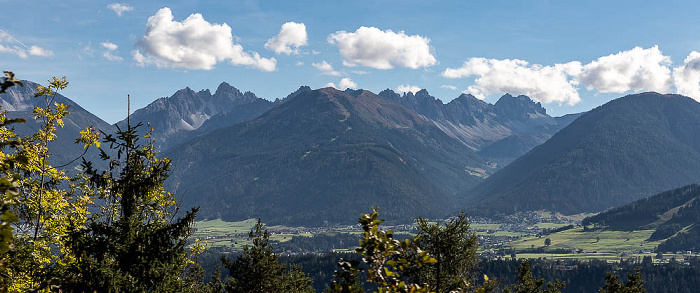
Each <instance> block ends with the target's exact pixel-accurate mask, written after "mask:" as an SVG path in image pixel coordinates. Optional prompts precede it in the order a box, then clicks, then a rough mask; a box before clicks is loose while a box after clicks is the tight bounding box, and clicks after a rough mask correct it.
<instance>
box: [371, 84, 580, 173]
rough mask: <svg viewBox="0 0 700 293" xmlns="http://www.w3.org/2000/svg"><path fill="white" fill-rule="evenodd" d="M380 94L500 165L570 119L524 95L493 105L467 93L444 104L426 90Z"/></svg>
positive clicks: (505, 99)
mask: <svg viewBox="0 0 700 293" xmlns="http://www.w3.org/2000/svg"><path fill="white" fill-rule="evenodd" d="M379 95H380V96H382V97H385V98H387V99H390V100H392V101H394V102H397V103H399V104H401V105H403V106H405V107H406V108H408V109H410V110H412V111H414V112H416V113H418V114H421V115H423V116H425V117H426V118H428V119H430V120H432V121H433V123H434V124H435V125H436V126H437V127H438V128H440V129H441V130H442V131H444V132H445V133H447V134H448V135H450V136H452V137H454V138H455V139H457V140H459V141H460V142H462V143H463V144H464V145H466V146H468V147H470V148H471V149H473V150H477V151H480V154H481V155H482V156H484V157H485V158H487V159H488V160H490V161H493V162H496V163H498V164H501V165H507V164H508V163H510V162H511V161H513V160H515V159H516V158H518V157H519V156H521V155H523V154H525V153H526V152H528V151H529V150H531V149H532V148H533V147H535V146H537V145H539V144H541V143H543V142H544V141H546V140H547V139H549V138H550V137H551V136H552V135H553V134H554V133H556V132H557V131H559V130H560V129H562V128H564V127H565V126H566V125H568V124H569V123H570V122H571V121H573V119H568V118H554V117H551V116H549V115H548V114H547V111H546V110H545V109H544V108H543V107H542V105H541V104H540V103H535V102H533V101H532V100H531V99H530V98H529V97H527V96H517V97H513V96H511V95H509V94H506V95H504V96H502V97H501V98H500V99H499V100H498V101H497V102H496V104H493V105H492V104H488V103H486V102H484V101H482V100H479V99H477V98H475V97H474V96H472V95H467V94H462V95H460V96H459V97H458V98H456V99H454V100H452V101H450V102H449V103H447V104H443V102H442V101H441V100H439V99H436V98H435V97H433V96H431V95H430V94H429V93H428V92H427V91H426V90H420V91H418V92H416V93H415V94H413V93H411V92H408V93H404V94H403V95H399V94H397V93H395V92H394V91H392V90H389V89H387V90H384V91H382V92H381V93H379ZM569 118H572V117H569ZM492 145H494V146H493V147H491V146H492Z"/></svg>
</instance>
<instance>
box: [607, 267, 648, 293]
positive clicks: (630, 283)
mask: <svg viewBox="0 0 700 293" xmlns="http://www.w3.org/2000/svg"><path fill="white" fill-rule="evenodd" d="M598 292H600V293H644V292H646V289H644V280H642V273H641V272H640V271H639V268H636V269H635V270H634V274H629V273H628V274H627V282H626V283H625V284H622V283H620V277H619V276H618V275H616V274H613V273H607V274H606V275H605V284H604V285H603V288H600V290H599V291H598Z"/></svg>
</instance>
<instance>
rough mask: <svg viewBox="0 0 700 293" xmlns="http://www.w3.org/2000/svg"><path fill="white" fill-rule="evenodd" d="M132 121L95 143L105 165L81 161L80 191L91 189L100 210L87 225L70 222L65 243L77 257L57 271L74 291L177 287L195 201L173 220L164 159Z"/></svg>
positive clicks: (174, 289) (63, 286) (173, 205)
mask: <svg viewBox="0 0 700 293" xmlns="http://www.w3.org/2000/svg"><path fill="white" fill-rule="evenodd" d="M138 127H140V124H138V125H136V126H131V125H130V124H128V123H127V129H125V130H122V129H119V128H117V132H116V137H115V136H113V135H111V134H110V135H107V134H105V138H104V139H103V142H104V143H105V144H107V145H109V149H110V153H114V154H115V155H114V157H113V156H110V155H108V153H107V152H106V151H105V150H103V149H102V148H100V152H101V157H102V159H103V160H106V161H108V162H109V169H108V170H106V171H98V170H96V169H94V168H93V166H92V163H91V162H86V161H85V160H83V164H82V167H83V169H84V176H83V179H84V181H83V182H82V183H83V184H82V185H81V186H80V188H79V189H80V191H81V192H82V194H84V195H85V196H88V197H89V196H93V195H94V196H96V198H97V199H98V200H99V201H100V202H101V203H102V204H101V205H100V208H101V211H100V212H98V213H96V214H94V215H93V216H91V217H90V218H89V219H88V221H87V223H86V224H85V225H82V224H81V223H80V222H72V223H71V226H70V227H69V233H68V236H67V244H68V245H67V248H68V250H70V251H71V252H72V254H73V255H74V257H75V262H72V263H71V264H70V265H68V266H67V267H66V268H65V269H64V270H62V272H61V275H62V279H61V289H62V290H65V291H80V292H145V291H159V292H178V291H181V288H180V287H181V286H182V282H181V275H182V273H183V270H184V267H185V265H186V263H187V258H186V251H185V245H186V243H187V237H188V236H189V235H190V234H191V229H190V227H191V225H192V223H193V221H194V218H195V213H196V212H197V208H193V209H191V210H190V211H188V212H187V213H186V214H185V215H184V217H182V218H178V219H174V217H175V213H176V211H177V208H178V207H177V206H176V203H175V200H174V198H173V195H172V194H171V193H169V192H166V191H165V190H164V188H163V182H164V181H165V179H166V178H167V177H168V174H169V169H170V161H169V160H168V159H167V158H166V159H159V158H157V157H156V153H155V149H154V147H153V145H152V144H140V143H139V139H140V136H139V135H138V131H137V129H138Z"/></svg>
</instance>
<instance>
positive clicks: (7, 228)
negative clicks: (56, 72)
mask: <svg viewBox="0 0 700 293" xmlns="http://www.w3.org/2000/svg"><path fill="white" fill-rule="evenodd" d="M5 75H6V76H7V77H6V78H4V79H3V80H2V82H0V93H4V92H5V90H7V89H8V88H9V87H12V86H14V85H20V86H24V85H23V84H22V82H20V81H19V80H17V79H16V78H15V77H14V74H13V73H12V72H9V71H5ZM5 114H6V111H3V112H0V131H1V132H3V134H2V137H3V138H5V139H3V140H2V141H0V149H1V150H2V156H1V157H0V176H2V177H0V292H5V291H6V290H7V289H8V286H9V280H8V278H7V272H6V271H5V269H6V263H7V261H8V255H7V254H8V253H9V252H10V249H11V248H12V240H13V235H12V232H13V229H12V224H13V223H15V222H17V221H19V218H18V217H17V215H16V214H15V213H14V212H13V211H12V205H13V204H14V199H15V197H17V196H18V195H19V181H20V176H19V174H16V173H13V172H11V171H10V170H12V169H14V168H15V167H14V165H15V164H17V163H19V162H21V161H20V160H21V158H14V157H8V156H6V155H5V153H6V151H8V150H7V149H8V148H10V149H14V148H15V147H16V146H17V145H18V144H19V142H18V141H17V140H16V139H15V138H13V137H11V136H10V135H8V134H9V133H7V132H8V131H10V130H8V127H10V125H11V124H13V123H17V122H24V121H23V119H18V120H12V119H7V117H6V116H5Z"/></svg>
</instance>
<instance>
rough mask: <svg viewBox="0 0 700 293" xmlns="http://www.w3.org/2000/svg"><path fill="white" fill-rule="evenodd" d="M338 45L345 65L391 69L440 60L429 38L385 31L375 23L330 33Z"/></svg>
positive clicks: (417, 66)
mask: <svg viewBox="0 0 700 293" xmlns="http://www.w3.org/2000/svg"><path fill="white" fill-rule="evenodd" d="M328 42H329V43H331V44H334V45H335V46H336V47H338V50H339V51H340V55H341V56H342V57H343V65H345V66H357V65H362V66H367V67H372V68H377V69H391V68H394V67H396V66H400V67H408V68H412V69H418V68H421V67H428V66H432V65H434V64H436V63H437V60H436V59H435V56H433V54H432V52H431V48H430V44H429V43H430V39H428V38H426V37H421V36H419V35H412V36H409V35H406V33H404V32H403V31H399V32H398V33H395V32H393V31H391V30H386V31H382V30H380V29H378V28H376V27H364V26H363V27H360V28H359V29H357V30H356V31H355V32H346V31H338V32H336V33H334V34H331V35H330V36H328Z"/></svg>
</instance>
